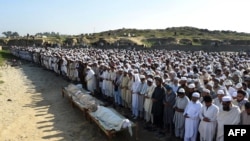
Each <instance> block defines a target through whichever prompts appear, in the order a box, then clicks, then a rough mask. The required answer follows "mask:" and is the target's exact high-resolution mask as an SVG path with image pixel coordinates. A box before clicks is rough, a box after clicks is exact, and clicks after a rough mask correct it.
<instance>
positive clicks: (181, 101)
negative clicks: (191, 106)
mask: <svg viewBox="0 0 250 141" xmlns="http://www.w3.org/2000/svg"><path fill="white" fill-rule="evenodd" d="M177 94H178V97H177V98H176V102H175V105H174V106H173V107H174V109H175V113H174V119H173V122H174V125H175V136H176V137H177V138H181V139H183V138H184V129H185V127H184V126H185V117H184V116H183V112H184V110H185V108H186V106H187V105H188V103H189V101H190V100H189V98H188V97H187V96H186V95H185V90H184V89H183V88H180V89H179V90H178V91H177Z"/></svg>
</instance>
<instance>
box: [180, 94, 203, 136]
mask: <svg viewBox="0 0 250 141" xmlns="http://www.w3.org/2000/svg"><path fill="white" fill-rule="evenodd" d="M199 99H200V94H199V93H198V92H194V93H193V94H192V97H191V101H190V102H189V103H188V105H187V107H186V108H185V111H184V113H183V115H184V117H185V135H184V141H196V138H197V134H198V126H199V122H200V118H199V113H200V110H201V108H202V104H201V103H200V101H199Z"/></svg>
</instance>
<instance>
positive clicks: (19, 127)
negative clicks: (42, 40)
mask: <svg viewBox="0 0 250 141" xmlns="http://www.w3.org/2000/svg"><path fill="white" fill-rule="evenodd" d="M0 74H1V77H0V80H2V81H3V84H0V92H1V93H0V107H1V108H0V129H1V130H0V141H45V140H46V141H105V140H107V137H106V136H105V134H104V133H103V132H102V131H101V130H99V128H98V126H96V125H95V124H94V123H90V122H89V121H87V120H85V118H84V115H83V113H82V112H81V111H80V110H79V109H77V108H72V107H71V105H70V103H69V102H68V99H67V98H66V97H65V98H62V95H61V90H62V87H64V86H67V85H68V84H69V82H67V81H66V80H64V79H63V78H62V77H60V76H56V75H55V73H53V72H50V71H48V70H44V69H43V68H41V67H39V66H37V65H35V64H32V63H30V62H26V61H23V64H22V65H20V66H16V67H8V68H6V69H1V70H0ZM138 125H139V133H138V137H139V140H140V141H158V140H176V139H175V138H173V137H171V136H170V135H167V137H165V138H160V139H159V138H157V137H155V136H154V133H153V132H149V131H147V130H144V129H143V125H142V122H139V124H138ZM134 135H135V134H133V136H132V137H131V136H130V135H129V133H128V131H127V130H125V131H123V132H119V133H118V134H117V135H116V136H115V137H114V138H113V139H112V140H113V141H134V140H135V136H134Z"/></svg>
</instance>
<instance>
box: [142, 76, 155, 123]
mask: <svg viewBox="0 0 250 141" xmlns="http://www.w3.org/2000/svg"><path fill="white" fill-rule="evenodd" d="M147 85H148V87H147V90H146V93H145V95H144V96H145V101H144V111H145V116H144V118H145V120H146V122H149V121H150V120H151V123H153V115H152V114H151V109H152V104H153V103H152V99H151V97H152V94H153V92H154V89H155V85H154V84H153V79H152V78H148V79H147Z"/></svg>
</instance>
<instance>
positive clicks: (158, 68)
mask: <svg viewBox="0 0 250 141" xmlns="http://www.w3.org/2000/svg"><path fill="white" fill-rule="evenodd" d="M11 52H12V54H13V55H15V56H17V57H20V58H22V59H25V60H28V61H31V62H34V63H36V64H39V65H40V66H42V67H44V68H46V69H48V70H51V71H54V72H55V73H56V74H57V75H60V76H63V77H64V78H66V79H68V80H70V81H72V82H76V83H81V84H83V87H84V88H86V89H87V90H89V91H90V92H91V94H92V95H100V96H101V97H103V98H104V99H105V100H106V101H109V102H113V103H114V104H115V105H117V106H120V107H124V108H127V109H130V110H131V116H132V117H133V118H134V119H141V120H144V121H145V126H144V128H145V129H147V130H149V131H153V132H155V136H156V137H158V138H162V137H165V136H166V134H167V133H170V134H172V135H173V136H175V137H176V138H179V139H182V140H185V141H196V140H200V141H213V140H216V141H223V140H224V130H223V129H224V125H227V124H232V125H237V124H242V125H250V102H249V100H250V57H249V56H247V55H239V54H238V53H236V52H204V51H193V52H191V51H190V52H184V51H168V50H139V51H137V50H125V49H107V50H104V49H88V48H85V49H83V48H76V49H61V48H39V47H16V46H13V47H12V48H11Z"/></svg>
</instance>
